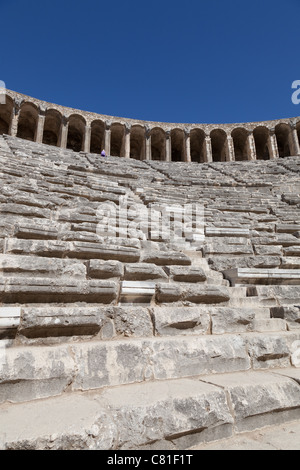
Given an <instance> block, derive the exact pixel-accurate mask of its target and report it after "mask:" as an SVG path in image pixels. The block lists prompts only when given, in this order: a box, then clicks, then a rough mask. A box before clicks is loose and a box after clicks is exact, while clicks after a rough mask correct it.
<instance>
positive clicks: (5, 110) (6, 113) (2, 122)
mask: <svg viewBox="0 0 300 470" xmlns="http://www.w3.org/2000/svg"><path fill="white" fill-rule="evenodd" d="M13 109H14V102H13V100H12V99H11V97H10V96H7V95H6V97H5V104H0V134H9V131H10V127H11V121H12V117H13Z"/></svg>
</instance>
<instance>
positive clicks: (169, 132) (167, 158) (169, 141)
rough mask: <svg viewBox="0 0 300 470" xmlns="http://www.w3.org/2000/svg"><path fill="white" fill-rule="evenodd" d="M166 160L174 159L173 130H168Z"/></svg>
mask: <svg viewBox="0 0 300 470" xmlns="http://www.w3.org/2000/svg"><path fill="white" fill-rule="evenodd" d="M165 135H166V162H170V161H171V160H172V148H171V131H170V130H167V131H166V134H165Z"/></svg>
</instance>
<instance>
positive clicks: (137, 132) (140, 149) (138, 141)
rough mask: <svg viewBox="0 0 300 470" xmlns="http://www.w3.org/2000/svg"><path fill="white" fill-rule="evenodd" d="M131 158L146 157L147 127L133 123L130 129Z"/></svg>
mask: <svg viewBox="0 0 300 470" xmlns="http://www.w3.org/2000/svg"><path fill="white" fill-rule="evenodd" d="M130 158H134V159H135V160H144V159H145V128H144V127H143V126H140V125H138V124H136V125H133V126H132V128H131V131H130Z"/></svg>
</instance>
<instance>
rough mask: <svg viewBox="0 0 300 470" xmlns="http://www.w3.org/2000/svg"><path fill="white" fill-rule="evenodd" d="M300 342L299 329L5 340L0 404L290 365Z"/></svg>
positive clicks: (297, 359)
mask: <svg viewBox="0 0 300 470" xmlns="http://www.w3.org/2000/svg"><path fill="white" fill-rule="evenodd" d="M299 342H300V331H299V330H298V331H297V332H296V331H293V332H287V331H284V332H276V333H239V334H222V335H203V336H175V337H165V338H132V339H130V340H128V339H117V340H114V341H104V340H102V341H87V342H86V341H83V342H73V343H68V342H67V343H61V344H57V345H52V346H42V345H32V346H28V345H27V346H13V345H9V346H8V347H4V348H1V363H0V367H1V379H0V403H4V402H12V403H16V402H24V401H31V400H36V399H41V398H46V397H51V396H58V395H61V394H63V393H65V391H68V392H71V391H74V392H75V391H87V390H94V389H100V388H101V389H102V388H105V387H113V386H119V385H125V384H130V383H142V382H145V381H146V382H147V381H153V380H166V379H178V378H186V377H191V376H195V375H205V374H211V373H225V372H237V371H247V370H250V369H254V370H262V369H273V368H276V367H281V368H283V367H290V365H291V362H292V363H293V362H294V364H296V365H297V364H298V363H299V358H298V356H297V351H299ZM297 348H298V350H297ZM298 355H299V354H298Z"/></svg>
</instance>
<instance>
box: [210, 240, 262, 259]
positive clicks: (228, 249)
mask: <svg viewBox="0 0 300 470" xmlns="http://www.w3.org/2000/svg"><path fill="white" fill-rule="evenodd" d="M203 253H204V256H209V255H220V254H223V255H253V249H252V245H225V244H222V243H218V244H215V243H211V244H209V245H208V246H205V247H204V249H203Z"/></svg>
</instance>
